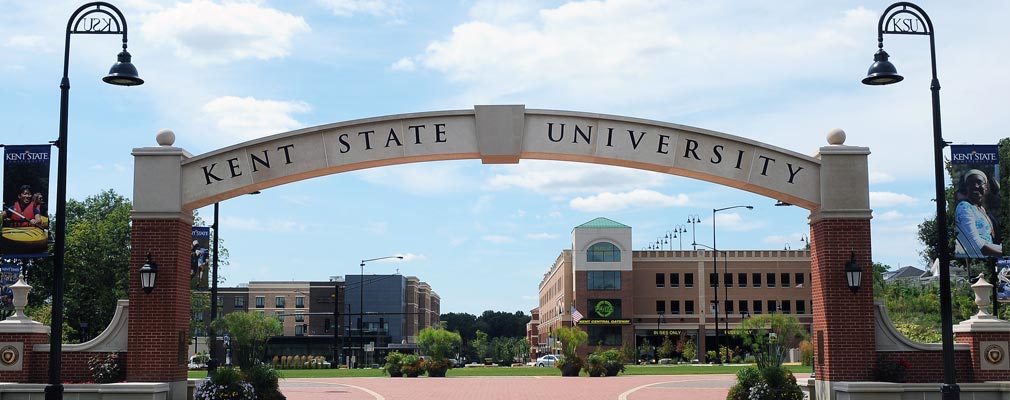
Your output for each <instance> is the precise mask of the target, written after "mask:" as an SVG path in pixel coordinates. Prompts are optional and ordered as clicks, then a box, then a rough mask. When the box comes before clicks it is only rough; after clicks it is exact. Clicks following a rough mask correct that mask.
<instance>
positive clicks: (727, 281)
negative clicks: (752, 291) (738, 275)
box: [722, 274, 733, 287]
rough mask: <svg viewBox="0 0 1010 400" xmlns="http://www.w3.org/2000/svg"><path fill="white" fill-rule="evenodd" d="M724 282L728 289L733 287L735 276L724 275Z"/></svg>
mask: <svg viewBox="0 0 1010 400" xmlns="http://www.w3.org/2000/svg"><path fill="white" fill-rule="evenodd" d="M722 280H723V282H725V283H724V285H725V286H726V287H733V274H723V275H722Z"/></svg>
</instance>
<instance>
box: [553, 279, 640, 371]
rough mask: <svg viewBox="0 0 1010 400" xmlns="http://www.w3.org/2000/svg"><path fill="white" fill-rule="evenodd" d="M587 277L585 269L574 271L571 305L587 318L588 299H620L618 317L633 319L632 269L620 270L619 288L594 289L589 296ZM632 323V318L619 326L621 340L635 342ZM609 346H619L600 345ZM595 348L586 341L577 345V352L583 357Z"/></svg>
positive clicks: (606, 347)
mask: <svg viewBox="0 0 1010 400" xmlns="http://www.w3.org/2000/svg"><path fill="white" fill-rule="evenodd" d="M588 279H589V277H588V274H587V272H586V271H575V298H574V300H573V305H574V306H575V308H576V309H578V310H579V312H580V313H582V315H584V316H585V317H587V318H588V317H589V300H599V299H621V317H620V318H625V319H633V317H634V315H635V300H634V299H635V298H634V294H635V284H634V281H635V280H634V273H633V272H632V271H621V290H607V291H594V292H593V296H589V289H588V288H587V287H586V282H587V281H588ZM568 311H571V310H568ZM615 318H616V317H615ZM634 324H635V321H634V320H632V321H631V325H624V326H621V341H622V342H623V343H632V344H634V343H635V325H634ZM580 329H582V330H586V328H585V327H580ZM610 348H616V349H620V346H604V347H602V349H604V350H606V349H610ZM595 350H596V345H595V344H592V343H586V344H585V345H583V346H581V347H579V349H578V354H579V357H582V358H585V357H588V356H589V353H592V352H593V351H595Z"/></svg>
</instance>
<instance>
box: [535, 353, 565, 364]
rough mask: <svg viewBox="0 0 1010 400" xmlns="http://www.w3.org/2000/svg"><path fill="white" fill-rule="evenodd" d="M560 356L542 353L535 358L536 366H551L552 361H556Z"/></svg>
mask: <svg viewBox="0 0 1010 400" xmlns="http://www.w3.org/2000/svg"><path fill="white" fill-rule="evenodd" d="M559 359H561V357H559V356H556V355H554V354H547V355H542V356H540V358H537V362H536V366H538V367H553V366H554V363H555V362H557V361H558V360H559Z"/></svg>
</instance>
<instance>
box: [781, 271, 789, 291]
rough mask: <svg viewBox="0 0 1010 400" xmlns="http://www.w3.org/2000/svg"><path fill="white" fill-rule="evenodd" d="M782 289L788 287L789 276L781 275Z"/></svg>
mask: <svg viewBox="0 0 1010 400" xmlns="http://www.w3.org/2000/svg"><path fill="white" fill-rule="evenodd" d="M782 287H784V288H787V287H789V274H787V273H783V274H782Z"/></svg>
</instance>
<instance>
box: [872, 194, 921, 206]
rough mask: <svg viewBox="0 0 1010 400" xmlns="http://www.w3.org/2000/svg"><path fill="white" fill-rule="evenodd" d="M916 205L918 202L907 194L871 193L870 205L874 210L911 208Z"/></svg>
mask: <svg viewBox="0 0 1010 400" xmlns="http://www.w3.org/2000/svg"><path fill="white" fill-rule="evenodd" d="M916 203H918V201H916V199H915V198H914V197H912V196H909V195H907V194H901V193H893V192H870V205H871V206H872V207H874V208H877V207H895V206H911V205H915V204H916Z"/></svg>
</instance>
